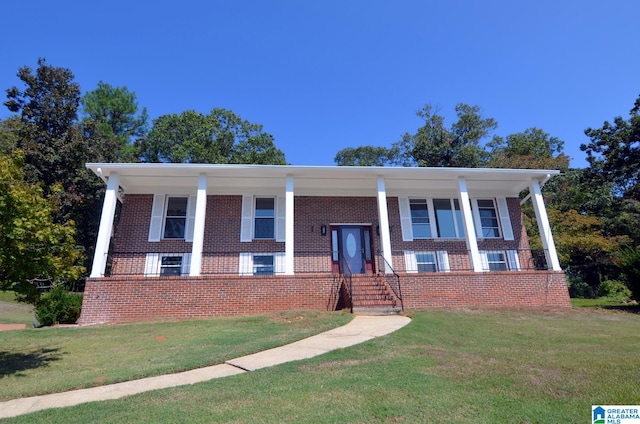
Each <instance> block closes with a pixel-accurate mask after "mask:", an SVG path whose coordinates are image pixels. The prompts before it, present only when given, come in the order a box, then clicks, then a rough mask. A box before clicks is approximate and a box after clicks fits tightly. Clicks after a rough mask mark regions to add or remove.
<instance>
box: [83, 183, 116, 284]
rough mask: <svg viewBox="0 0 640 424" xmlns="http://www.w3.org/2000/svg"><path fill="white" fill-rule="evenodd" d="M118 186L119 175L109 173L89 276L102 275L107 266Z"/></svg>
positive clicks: (97, 276)
mask: <svg viewBox="0 0 640 424" xmlns="http://www.w3.org/2000/svg"><path fill="white" fill-rule="evenodd" d="M119 186H120V177H119V176H118V174H111V175H109V181H108V182H107V191H106V192H105V194H104V202H103V203H102V215H101V216H100V228H99V229H98V239H97V240H96V250H95V252H94V253H93V266H92V267H91V274H90V277H91V278H99V277H104V270H105V268H106V266H107V254H108V253H109V243H111V232H112V231H113V217H114V215H115V213H116V204H117V202H118V188H119Z"/></svg>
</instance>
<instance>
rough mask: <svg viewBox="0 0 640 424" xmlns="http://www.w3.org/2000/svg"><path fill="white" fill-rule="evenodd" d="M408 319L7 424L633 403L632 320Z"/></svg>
mask: <svg viewBox="0 0 640 424" xmlns="http://www.w3.org/2000/svg"><path fill="white" fill-rule="evenodd" d="M411 316H412V318H413V321H412V322H411V323H410V324H409V325H408V326H406V327H404V328H402V329H401V330H399V331H397V332H395V333H392V334H390V335H388V336H385V337H382V338H379V339H375V340H372V341H369V342H366V343H363V344H361V345H357V346H354V347H351V348H347V349H341V350H337V351H334V352H330V353H328V354H325V355H321V356H319V357H316V358H314V359H311V360H306V361H300V362H294V363H289V364H284V365H281V366H277V367H273V368H267V369H263V370H259V371H256V372H252V373H248V374H243V375H238V376H233V377H227V378H223V379H219V380H213V381H210V382H207V383H201V384H196V385H193V386H188V387H179V388H173V389H167V390H161V391H155V392H148V393H144V394H140V395H136V396H132V397H129V398H125V399H121V400H117V401H108V402H99V403H92V404H85V405H79V406H77V407H72V408H65V409H60V410H48V411H42V412H39V413H35V414H31V415H28V416H23V417H17V418H15V419H10V420H8V421H7V422H15V423H40V422H42V423H84V422H101V423H122V422H148V423H152V422H163V423H164V422H189V423H209V422H232V423H248V422H292V423H293V422H295V423H299V422H314V423H315V422H318V423H334V422H352V423H372V422H373V423H390V422H394V423H399V422H402V423H425V422H437V423H503V422H517V423H581V422H590V421H589V420H590V415H591V405H592V404H638V403H640V384H638V381H640V359H639V356H638V352H640V315H638V314H635V313H629V312H622V311H611V310H604V309H593V308H591V309H589V308H579V309H578V308H574V309H568V310H564V311H558V310H549V311H540V310H538V311H527V310H510V311H508V310H500V311H492V310H484V309H480V310H475V309H469V310H456V311H445V310H436V311H425V312H416V313H412V314H411ZM250 325H251V323H246V324H243V325H240V326H239V328H245V327H250ZM66 343H67V342H64V343H62V344H61V345H62V346H65V345H66ZM63 349H64V348H63ZM118 360H119V358H118ZM5 378H6V377H5ZM25 378H29V377H25ZM3 383H5V379H3Z"/></svg>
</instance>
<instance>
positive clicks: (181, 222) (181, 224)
mask: <svg viewBox="0 0 640 424" xmlns="http://www.w3.org/2000/svg"><path fill="white" fill-rule="evenodd" d="M187 201H188V198H187V197H168V198H167V208H166V210H167V212H166V215H165V221H164V238H167V239H182V238H184V234H185V228H186V223H187Z"/></svg>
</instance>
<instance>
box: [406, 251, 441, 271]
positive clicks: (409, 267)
mask: <svg viewBox="0 0 640 424" xmlns="http://www.w3.org/2000/svg"><path fill="white" fill-rule="evenodd" d="M404 262H405V270H406V272H410V273H416V272H449V271H450V270H451V269H450V267H449V254H448V252H447V251H446V250H438V251H437V252H414V251H412V250H405V251H404Z"/></svg>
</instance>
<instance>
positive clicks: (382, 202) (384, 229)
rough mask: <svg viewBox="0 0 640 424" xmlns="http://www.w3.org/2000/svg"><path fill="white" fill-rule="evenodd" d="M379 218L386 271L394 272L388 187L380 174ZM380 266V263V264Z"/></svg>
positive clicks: (386, 272)
mask: <svg viewBox="0 0 640 424" xmlns="http://www.w3.org/2000/svg"><path fill="white" fill-rule="evenodd" d="M378 219H379V221H380V241H381V242H382V257H383V258H384V259H385V260H386V263H385V264H384V273H385V274H391V273H392V272H393V269H392V267H393V259H392V257H391V235H390V233H389V212H388V209H387V189H386V187H385V184H384V177H383V176H382V175H378ZM378 266H380V264H378Z"/></svg>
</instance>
